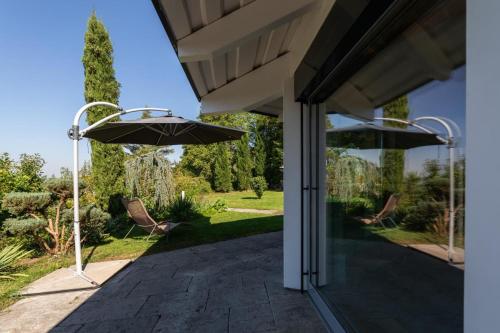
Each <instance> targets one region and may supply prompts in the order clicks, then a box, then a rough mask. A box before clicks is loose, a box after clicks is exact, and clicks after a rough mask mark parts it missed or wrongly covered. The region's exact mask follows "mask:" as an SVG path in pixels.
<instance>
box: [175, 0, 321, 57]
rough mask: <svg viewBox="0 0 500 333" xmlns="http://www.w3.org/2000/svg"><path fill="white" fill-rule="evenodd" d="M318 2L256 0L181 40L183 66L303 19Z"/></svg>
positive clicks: (307, 0) (312, 0) (179, 48)
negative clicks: (298, 18) (302, 16)
mask: <svg viewBox="0 0 500 333" xmlns="http://www.w3.org/2000/svg"><path fill="white" fill-rule="evenodd" d="M316 1H317V0H287V1H286V6H285V5H284V4H283V0H256V1H254V2H251V3H249V4H248V5H246V6H244V7H242V8H240V9H238V10H236V11H234V12H232V13H230V14H229V15H227V16H224V17H222V18H220V19H218V20H216V21H214V22H213V23H211V24H208V25H207V26H205V27H203V28H202V29H200V30H198V31H196V32H194V33H192V34H190V35H188V36H186V37H184V38H182V39H180V40H178V42H177V49H178V55H179V59H180V61H181V62H193V61H203V60H209V59H212V58H213V57H214V56H216V55H219V54H222V53H225V52H227V51H229V50H230V49H231V48H234V47H236V46H237V45H239V44H241V43H243V42H245V41H248V40H250V39H252V38H257V36H259V35H261V34H263V33H264V32H266V31H270V30H273V29H275V28H277V27H279V26H280V25H282V24H285V23H286V22H289V21H291V20H293V19H294V18H296V17H298V16H301V15H303V14H304V13H305V12H307V11H308V10H309V9H310V7H311V6H312V5H313V4H314V3H315V2H316Z"/></svg>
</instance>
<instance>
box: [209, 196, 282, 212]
mask: <svg viewBox="0 0 500 333" xmlns="http://www.w3.org/2000/svg"><path fill="white" fill-rule="evenodd" d="M217 199H222V200H224V201H225V202H226V203H227V206H228V207H230V208H252V209H274V210H278V211H280V212H282V211H283V192H282V191H279V192H278V191H266V192H264V195H263V196H262V198H261V199H258V198H257V196H255V193H254V192H253V191H241V192H237V191H235V192H229V193H217V192H214V193H209V194H205V195H204V196H203V197H202V200H206V201H209V202H214V201H216V200H217Z"/></svg>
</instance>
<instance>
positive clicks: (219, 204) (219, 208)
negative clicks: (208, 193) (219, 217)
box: [202, 199, 227, 216]
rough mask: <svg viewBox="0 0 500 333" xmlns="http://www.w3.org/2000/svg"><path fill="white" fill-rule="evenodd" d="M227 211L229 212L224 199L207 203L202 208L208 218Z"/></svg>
mask: <svg viewBox="0 0 500 333" xmlns="http://www.w3.org/2000/svg"><path fill="white" fill-rule="evenodd" d="M225 211H227V203H226V202H225V201H224V200H222V199H217V200H216V201H215V202H214V203H207V204H206V205H204V206H203V207H202V213H203V214H204V215H207V216H212V215H214V214H216V213H223V212H225Z"/></svg>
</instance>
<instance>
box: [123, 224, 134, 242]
mask: <svg viewBox="0 0 500 333" xmlns="http://www.w3.org/2000/svg"><path fill="white" fill-rule="evenodd" d="M134 228H135V224H134V225H133V226H132V228H130V230H129V231H128V232H127V234H126V235H125V237H123V239H125V238H127V236H128V235H129V234H130V233H131V232H132V229H134Z"/></svg>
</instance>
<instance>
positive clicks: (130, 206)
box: [122, 198, 179, 240]
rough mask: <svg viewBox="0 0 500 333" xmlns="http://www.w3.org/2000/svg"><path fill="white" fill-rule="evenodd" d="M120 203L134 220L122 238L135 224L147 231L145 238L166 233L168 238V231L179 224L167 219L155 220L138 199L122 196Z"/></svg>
mask: <svg viewBox="0 0 500 333" xmlns="http://www.w3.org/2000/svg"><path fill="white" fill-rule="evenodd" d="M122 203H123V205H124V206H125V208H126V209H127V213H128V216H129V217H130V218H131V219H132V220H134V222H135V224H134V225H133V226H132V228H130V230H129V231H128V232H127V234H126V235H125V237H123V238H124V239H125V238H127V236H128V235H129V234H130V233H131V232H132V230H133V229H134V228H135V226H136V225H137V226H139V227H141V228H142V229H144V230H145V231H146V232H149V235H148V237H147V239H146V240H149V238H150V237H151V235H153V234H157V235H166V236H167V239H168V236H169V233H170V231H172V229H174V228H175V227H177V226H178V225H179V223H173V222H169V221H162V222H156V221H155V220H154V219H153V218H152V217H151V216H149V214H148V211H147V210H146V207H144V204H143V203H142V201H141V200H140V199H130V200H129V199H126V198H122Z"/></svg>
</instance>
